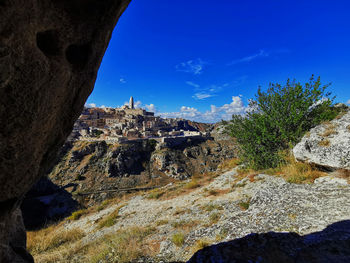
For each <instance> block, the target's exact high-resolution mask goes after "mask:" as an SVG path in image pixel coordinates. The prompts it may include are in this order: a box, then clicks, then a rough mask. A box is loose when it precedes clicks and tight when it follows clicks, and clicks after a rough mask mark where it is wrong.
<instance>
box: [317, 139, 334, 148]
mask: <svg viewBox="0 0 350 263" xmlns="http://www.w3.org/2000/svg"><path fill="white" fill-rule="evenodd" d="M318 145H319V146H321V147H329V146H330V145H331V142H330V141H329V140H328V139H324V140H321V141H319V142H318Z"/></svg>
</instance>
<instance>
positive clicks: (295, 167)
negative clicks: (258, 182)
mask: <svg viewBox="0 0 350 263" xmlns="http://www.w3.org/2000/svg"><path fill="white" fill-rule="evenodd" d="M281 154H282V155H283V159H284V164H282V165H280V166H279V167H276V168H273V169H265V170H253V169H244V168H241V169H238V170H237V172H238V175H237V178H236V180H235V183H237V182H239V181H240V180H242V179H243V178H249V180H250V181H251V182H253V181H255V178H254V177H255V176H256V175H258V174H268V175H274V176H280V177H282V178H284V179H285V180H286V181H287V182H289V183H296V184H302V183H313V182H314V180H315V179H316V178H319V177H321V176H325V175H327V174H326V173H325V172H323V171H320V170H319V169H317V168H316V167H315V166H314V165H311V164H309V163H303V162H297V161H296V160H295V158H294V157H293V156H292V155H291V154H288V153H281ZM234 186H235V185H234ZM240 186H244V185H240Z"/></svg>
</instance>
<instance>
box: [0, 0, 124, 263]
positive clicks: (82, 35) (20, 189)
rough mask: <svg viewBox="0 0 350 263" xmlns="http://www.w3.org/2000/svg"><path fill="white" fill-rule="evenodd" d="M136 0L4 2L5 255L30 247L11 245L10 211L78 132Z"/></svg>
mask: <svg viewBox="0 0 350 263" xmlns="http://www.w3.org/2000/svg"><path fill="white" fill-rule="evenodd" d="M129 2H130V1H129V0H105V1H98V0H60V1H39V0H28V1H22V0H12V1H9V0H5V1H0V17H1V21H0V72H1V76H0V123H1V132H0V149H1V150H0V171H1V173H0V261H1V262H19V261H16V260H15V259H13V260H10V261H6V260H5V259H4V258H6V257H7V256H8V255H10V253H11V252H8V251H12V252H13V253H14V254H17V255H20V254H21V255H22V254H23V253H21V252H19V249H16V250H14V249H13V248H12V249H11V247H10V246H9V244H10V237H11V233H9V229H12V228H13V227H15V226H14V224H16V223H17V221H13V220H10V218H11V217H12V216H13V215H14V213H15V211H16V210H17V208H18V206H19V204H20V201H21V199H22V197H23V195H24V194H25V193H26V192H27V191H28V190H29V189H30V188H31V187H32V185H33V184H34V183H35V182H36V181H37V180H38V179H39V177H40V176H41V175H43V174H44V173H45V172H46V171H47V169H48V168H49V167H51V166H52V164H53V161H54V159H55V156H56V154H57V152H58V150H59V149H60V147H61V146H62V145H63V143H64V141H65V139H66V138H67V137H68V135H69V134H70V132H71V130H72V127H73V124H74V121H75V120H76V119H77V118H78V116H79V114H80V112H81V110H82V109H83V106H84V103H85V101H86V99H87V97H88V96H89V94H90V93H91V91H92V89H93V86H94V82H95V79H96V75H97V70H98V68H99V66H100V63H101V60H102V57H103V55H104V52H105V50H106V48H107V45H108V42H109V40H110V38H111V33H112V31H113V28H114V26H115V24H116V22H117V20H118V18H119V16H120V15H121V14H122V12H123V11H124V10H125V8H126V7H127V5H128V3H129ZM4 251H5V252H4ZM6 251H7V252H6ZM21 255H20V256H19V257H20V258H22V261H23V262H25V261H28V260H27V258H25V257H23V256H21Z"/></svg>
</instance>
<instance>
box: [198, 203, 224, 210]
mask: <svg viewBox="0 0 350 263" xmlns="http://www.w3.org/2000/svg"><path fill="white" fill-rule="evenodd" d="M200 209H201V210H203V211H206V212H211V211H213V210H223V209H224V208H223V207H222V206H221V205H214V204H212V203H208V204H205V205H202V206H201V207H200Z"/></svg>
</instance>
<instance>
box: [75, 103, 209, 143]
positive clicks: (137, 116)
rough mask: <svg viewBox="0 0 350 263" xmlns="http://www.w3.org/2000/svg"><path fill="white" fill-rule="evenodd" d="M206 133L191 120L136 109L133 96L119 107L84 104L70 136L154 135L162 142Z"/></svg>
mask: <svg viewBox="0 0 350 263" xmlns="http://www.w3.org/2000/svg"><path fill="white" fill-rule="evenodd" d="M209 126H210V125H208V127H209ZM206 128H207V127H206ZM209 135H210V133H209V132H208V129H205V128H204V129H203V128H202V129H201V128H200V127H198V125H195V124H194V123H193V122H191V121H188V120H185V119H182V118H176V119H172V118H161V117H159V116H154V113H153V112H148V111H146V110H145V109H142V108H135V105H134V99H133V97H130V101H129V104H128V105H124V106H122V107H119V108H97V107H94V108H87V107H85V108H84V110H83V112H82V113H81V115H80V117H79V119H78V120H77V121H76V122H75V124H74V128H73V133H72V135H71V137H70V139H73V138H75V139H79V140H88V141H99V140H105V141H112V142H124V141H128V140H137V139H150V138H153V139H156V140H159V141H162V142H165V141H166V140H167V139H168V140H174V138H187V137H207V136H209Z"/></svg>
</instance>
